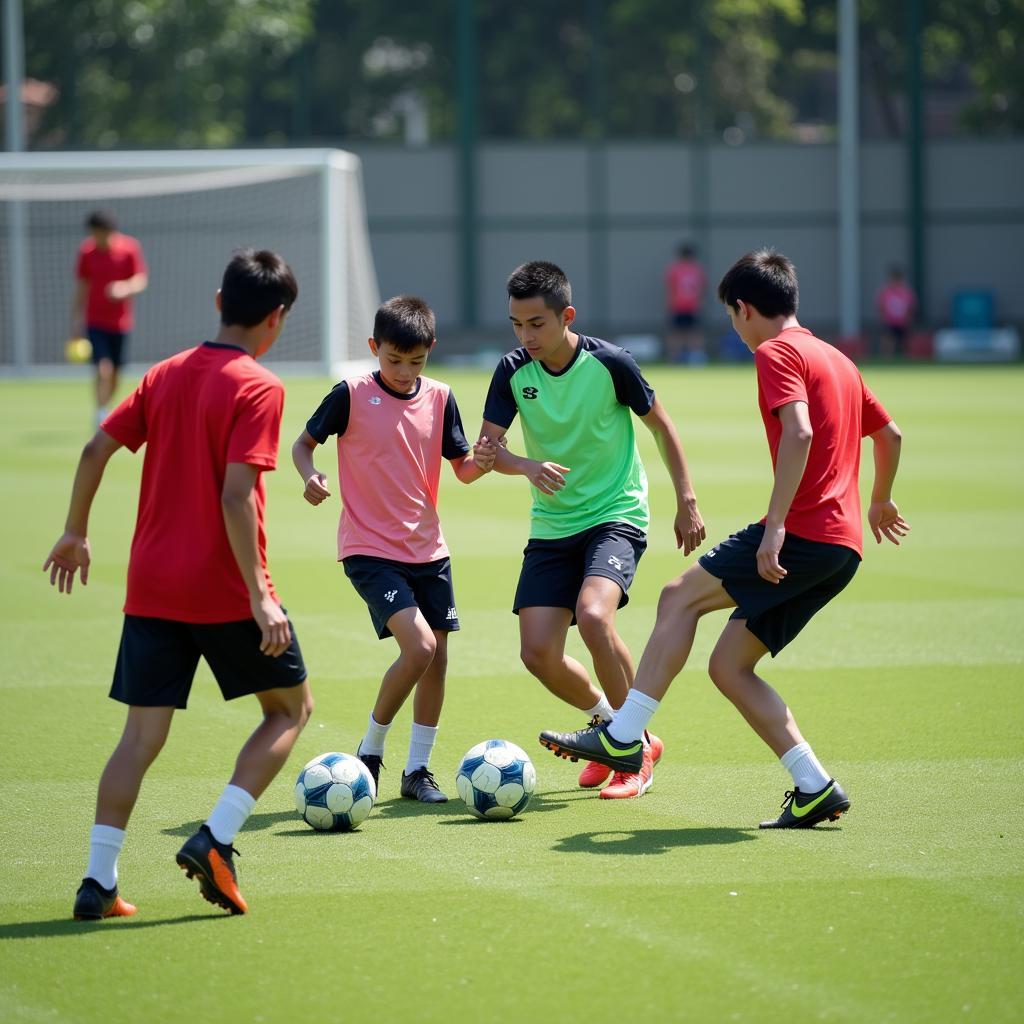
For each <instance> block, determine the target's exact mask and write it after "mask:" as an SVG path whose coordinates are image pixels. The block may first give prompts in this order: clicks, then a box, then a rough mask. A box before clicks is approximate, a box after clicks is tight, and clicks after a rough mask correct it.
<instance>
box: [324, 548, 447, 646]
mask: <svg viewBox="0 0 1024 1024" xmlns="http://www.w3.org/2000/svg"><path fill="white" fill-rule="evenodd" d="M341 564H342V565H343V566H344V567H345V575H346V576H347V577H348V578H349V579H350V580H351V581H352V586H353V587H355V588H356V593H357V594H358V595H359V596H360V597H361V598H362V599H363V600H364V601H365V602H366V607H367V608H368V609H369V610H370V621H371V622H373V628H374V629H375V630H376V631H377V636H378V637H380V639H381V640H384V639H386V638H387V637H389V636H391V635H392V633H391V630H390V629H388V619H390V618H391V616H392V615H394V614H395V612H400V611H401V610H402V609H403V608H419V610H420V611H421V612H422V613H423V618H425V619H426V620H427V625H429V626H430V628H431V629H437V630H447V631H448V632H451V633H454V632H455V630H457V629H458V628H459V613H458V611H457V610H456V608H455V589H454V587H453V586H452V563H451V559H449V558H439V559H437V561H436V562H396V561H393V560H392V559H390V558H376V557H375V556H373V555H349V556H348V558H344V559H342V562H341Z"/></svg>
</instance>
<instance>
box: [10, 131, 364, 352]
mask: <svg viewBox="0 0 1024 1024" xmlns="http://www.w3.org/2000/svg"><path fill="white" fill-rule="evenodd" d="M62 157H63V158H65V159H63V160H62V159H61V158H62ZM99 208H104V209H111V210H113V211H114V213H115V214H116V216H117V221H118V228H119V230H121V231H124V232H125V233H127V234H129V235H133V236H134V237H136V238H137V239H138V240H139V241H140V243H141V244H142V248H143V252H144V254H145V258H146V263H147V265H148V270H149V287H148V288H147V290H146V291H145V292H144V293H143V294H142V295H140V296H139V297H138V298H137V299H136V300H135V328H134V330H133V331H132V334H131V338H130V341H129V347H128V354H127V359H128V362H129V363H132V364H137V365H149V364H152V363H154V362H156V361H157V360H159V359H163V358H165V357H166V356H168V355H170V354H172V353H173V352H176V351H179V350H180V349H182V348H187V347H189V346H190V345H193V344H196V343H198V342H200V341H203V340H205V339H208V338H210V337H212V336H213V335H214V334H215V333H216V330H217V323H218V318H217V312H216V309H215V307H214V305H213V302H214V293H215V292H216V290H217V288H218V287H219V285H220V278H221V274H222V273H223V270H224V267H225V265H226V264H227V262H228V260H229V259H230V258H231V254H232V252H233V251H234V250H235V249H238V248H242V247H248V246H251V247H253V248H257V249H272V250H274V251H275V252H278V253H280V254H281V255H282V256H283V257H284V258H285V259H286V260H287V261H288V263H289V264H290V265H291V267H292V269H293V271H294V272H295V275H296V278H297V279H298V282H299V299H298V302H297V303H296V305H295V307H294V309H293V310H292V312H291V314H290V315H289V317H288V321H287V325H286V327H285V330H284V333H283V334H282V336H281V338H280V340H279V341H278V343H277V345H275V347H274V348H273V349H272V350H271V352H270V354H269V356H268V360H269V361H272V362H275V363H278V364H283V363H287V364H290V365H291V364H294V365H295V366H297V367H308V368H309V369H310V370H319V369H327V368H329V367H331V366H337V365H338V364H344V363H346V362H350V361H352V360H358V359H360V358H362V357H364V356H365V345H366V338H367V336H368V335H369V334H370V332H371V328H372V324H373V314H374V311H375V310H376V308H377V304H378V290H377V278H376V273H375V271H374V267H373V259H372V255H371V252H370V245H369V237H368V233H367V227H366V213H365V206H364V199H363V191H362V181H361V176H360V168H359V162H358V159H357V158H356V157H355V156H353V155H352V154H348V153H341V152H340V151H337V150H333V151H332V150H323V151H321V150H318V151H303V150H292V151H288V150H284V151H267V152H261V151H255V152H253V151H248V152H245V151H243V152H237V153H230V152H219V153H203V152H200V153H180V154H179V153H173V152H169V153H162V154H161V153H121V154H117V153H111V154H96V153H93V154H55V153H48V154H39V155H34V154H15V155H5V156H0V368H5V369H13V368H19V369H29V370H31V369H32V368H45V367H47V366H54V365H57V364H60V363H63V361H64V342H65V341H66V340H67V335H68V331H69V325H70V320H71V303H72V296H73V291H74V286H75V280H74V274H75V262H76V256H77V251H78V246H79V243H80V242H81V240H82V239H83V238H84V237H85V236H86V234H87V230H86V228H85V227H84V224H85V220H86V217H87V216H88V215H89V213H90V212H91V211H93V210H95V209H99Z"/></svg>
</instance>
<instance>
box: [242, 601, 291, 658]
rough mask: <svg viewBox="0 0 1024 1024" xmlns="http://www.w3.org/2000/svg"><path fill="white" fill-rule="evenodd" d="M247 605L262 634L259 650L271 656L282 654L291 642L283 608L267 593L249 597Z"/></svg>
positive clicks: (275, 656) (289, 629)
mask: <svg viewBox="0 0 1024 1024" xmlns="http://www.w3.org/2000/svg"><path fill="white" fill-rule="evenodd" d="M249 607H250V608H252V617H253V618H254V619H255V620H256V624H257V625H258V626H259V627H260V632H261V633H262V634H263V635H262V637H261V639H260V650H261V651H262V652H263V653H264V654H266V655H267V656H268V657H271V658H277V657H279V656H280V655H282V654H284V652H285V651H287V650H288V648H289V646H290V645H291V642H292V631H291V627H290V626H289V625H288V616H287V615H285V613H284V609H283V608H282V607H281V606H280V605H279V604H278V603H277V602H276V601H275V600H274V599H273V598H272V597H271V596H270V595H269V594H261V595H256V596H254V597H250V598H249Z"/></svg>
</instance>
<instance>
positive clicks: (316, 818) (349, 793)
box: [295, 754, 377, 832]
mask: <svg viewBox="0 0 1024 1024" xmlns="http://www.w3.org/2000/svg"><path fill="white" fill-rule="evenodd" d="M376 799H377V787H376V786H375V785H374V784H373V776H372V775H371V774H370V769H369V768H367V767H366V765H365V764H363V762H362V761H360V760H359V758H358V757H353V756H352V755H351V754H321V755H320V756H319V757H314V758H313V760H312V761H310V762H309V764H307V765H306V766H305V767H304V768H303V769H302V771H301V772H299V778H298V780H297V781H296V783H295V809H296V810H297V811H298V812H299V816H300V817H301V818H302V820H303V821H304V822H305V823H306V824H307V825H310V826H312V827H313V828H315V829H316V830H317V831H318V832H350V831H351V830H352V829H354V828H355V827H356V826H357V825H358V824H359V823H360V822H361V821H364V820H365V819H366V816H367V815H368V814H369V813H370V810H371V809H372V808H373V803H374V801H375V800H376Z"/></svg>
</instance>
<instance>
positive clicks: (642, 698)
mask: <svg viewBox="0 0 1024 1024" xmlns="http://www.w3.org/2000/svg"><path fill="white" fill-rule="evenodd" d="M660 703H661V701H657V700H655V699H654V698H653V697H648V696H647V694H646V693H641V692H640V691H639V690H632V689H631V690H630V691H629V693H627V694H626V703H625V704H623V705H622V707H621V708H619V710H618V711H616V712H615V717H614V718H613V719H612V721H611V724H610V725H609V726H608V733H609V735H610V736H611V738H612V739H613V740H617V741H618V742H619V743H633V742H634V741H635V740H638V739H640V737H641V736H643V734H644V729H646V728H647V723H648V722H649V721H650V720H651V718H652V717H653V715H654V712H655V711H657V710H658V705H659V704H660Z"/></svg>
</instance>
